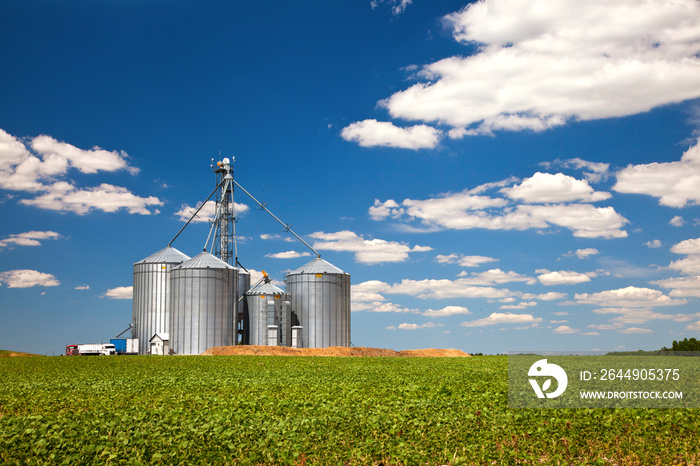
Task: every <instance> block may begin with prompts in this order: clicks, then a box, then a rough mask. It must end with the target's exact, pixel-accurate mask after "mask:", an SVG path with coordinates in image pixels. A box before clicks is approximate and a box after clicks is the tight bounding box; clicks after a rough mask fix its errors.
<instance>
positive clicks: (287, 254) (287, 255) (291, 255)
mask: <svg viewBox="0 0 700 466" xmlns="http://www.w3.org/2000/svg"><path fill="white" fill-rule="evenodd" d="M310 255H311V253H309V252H297V251H284V252H277V253H274V254H265V257H271V258H273V259H297V258H299V257H307V256H310Z"/></svg>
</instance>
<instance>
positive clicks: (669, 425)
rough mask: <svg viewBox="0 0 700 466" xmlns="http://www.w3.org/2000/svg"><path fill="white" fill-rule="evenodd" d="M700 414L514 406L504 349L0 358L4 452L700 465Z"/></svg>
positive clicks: (156, 460) (50, 459) (107, 458)
mask: <svg viewBox="0 0 700 466" xmlns="http://www.w3.org/2000/svg"><path fill="white" fill-rule="evenodd" d="M698 414H699V413H698V410H612V409H600V410H585V409H568V410H510V409H508V408H507V359H506V357H505V356H488V357H486V356H485V357H474V358H384V357H376V358H340V357H316V358H314V357H295V356H286V357H281V356H216V357H201V356H180V357H162V356H160V357H159V356H123V357H102V358H101V357H93V358H90V357H61V358H59V357H43V358H3V359H2V360H0V464H61V463H63V464H86V463H88V464H121V463H128V464H193V463H196V464H201V463H208V464H380V463H383V464H435V465H438V464H515V463H518V464H618V465H622V464H644V465H648V464H673V463H679V464H698V463H700V435H699V432H698V429H699V428H700V424H699V423H700V416H698Z"/></svg>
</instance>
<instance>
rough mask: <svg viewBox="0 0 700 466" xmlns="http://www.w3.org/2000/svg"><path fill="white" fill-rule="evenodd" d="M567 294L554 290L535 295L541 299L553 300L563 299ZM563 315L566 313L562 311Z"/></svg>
mask: <svg viewBox="0 0 700 466" xmlns="http://www.w3.org/2000/svg"><path fill="white" fill-rule="evenodd" d="M567 296H568V295H567V294H566V293H559V292H556V291H550V292H549V293H543V294H538V295H537V296H536V298H537V299H539V300H541V301H555V300H557V299H564V298H566V297H567ZM554 314H556V313H554ZM564 315H566V313H564Z"/></svg>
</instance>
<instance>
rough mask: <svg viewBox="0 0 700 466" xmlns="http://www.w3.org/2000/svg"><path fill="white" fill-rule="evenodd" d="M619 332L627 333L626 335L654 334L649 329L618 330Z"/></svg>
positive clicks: (631, 328)
mask: <svg viewBox="0 0 700 466" xmlns="http://www.w3.org/2000/svg"><path fill="white" fill-rule="evenodd" d="M618 332H620V333H625V334H627V335H629V334H644V333H653V330H649V329H648V328H638V327H630V328H623V329H620V330H618Z"/></svg>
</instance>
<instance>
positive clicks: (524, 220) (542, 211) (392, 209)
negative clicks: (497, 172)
mask: <svg viewBox="0 0 700 466" xmlns="http://www.w3.org/2000/svg"><path fill="white" fill-rule="evenodd" d="M497 185H500V183H499V184H491V185H490V186H487V187H479V188H477V189H474V190H465V191H462V192H460V193H454V194H453V193H448V194H443V195H441V196H439V197H435V198H431V199H425V200H413V199H405V200H404V201H402V202H401V203H400V204H399V203H397V202H396V201H394V200H389V201H387V202H385V203H381V202H379V201H375V205H374V207H371V208H370V215H372V218H373V219H374V220H384V219H386V218H388V217H391V218H394V219H401V220H405V221H406V220H420V221H421V222H422V223H423V224H424V225H427V226H428V227H431V228H447V229H454V230H468V229H474V228H483V229H487V230H527V229H532V228H534V229H545V228H550V227H552V226H559V227H563V228H568V229H569V230H571V231H572V232H573V234H574V236H577V237H583V238H624V237H627V232H626V231H624V230H622V228H623V227H624V225H625V224H627V223H628V221H627V219H625V218H624V217H622V216H621V215H619V214H618V213H617V212H615V210H614V209H613V208H612V207H595V206H593V205H591V204H546V205H517V206H515V207H513V206H512V205H510V202H509V201H507V200H506V199H502V198H492V197H488V196H484V195H476V194H475V193H477V192H483V191H484V190H486V189H490V188H493V187H496V186H497ZM380 208H381V209H380Z"/></svg>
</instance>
